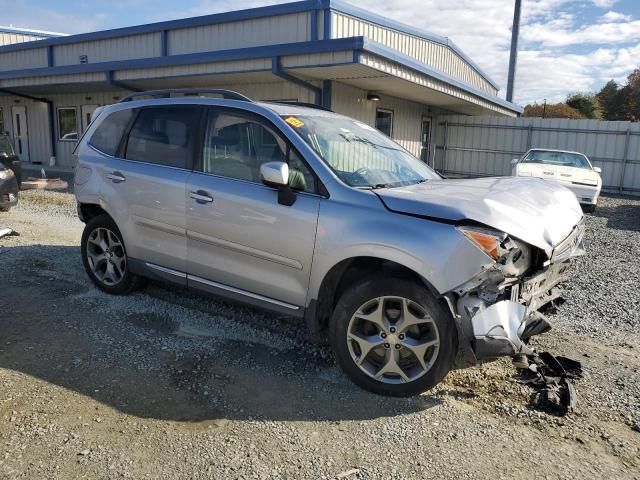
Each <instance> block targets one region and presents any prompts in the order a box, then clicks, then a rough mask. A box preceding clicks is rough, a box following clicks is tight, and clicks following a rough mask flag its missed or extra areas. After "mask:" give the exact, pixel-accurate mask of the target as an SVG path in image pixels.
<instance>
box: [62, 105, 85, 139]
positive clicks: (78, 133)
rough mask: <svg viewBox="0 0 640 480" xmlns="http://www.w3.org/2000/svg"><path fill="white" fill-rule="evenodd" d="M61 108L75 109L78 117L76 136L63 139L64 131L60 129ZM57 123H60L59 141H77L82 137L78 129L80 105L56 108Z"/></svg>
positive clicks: (75, 114) (76, 117)
mask: <svg viewBox="0 0 640 480" xmlns="http://www.w3.org/2000/svg"><path fill="white" fill-rule="evenodd" d="M60 110H73V112H74V116H75V119H76V135H77V137H76V138H68V139H63V138H62V137H63V135H62V131H61V130H60ZM56 123H57V124H58V141H59V142H77V141H78V140H79V139H80V131H79V129H78V107H74V106H69V107H57V108H56Z"/></svg>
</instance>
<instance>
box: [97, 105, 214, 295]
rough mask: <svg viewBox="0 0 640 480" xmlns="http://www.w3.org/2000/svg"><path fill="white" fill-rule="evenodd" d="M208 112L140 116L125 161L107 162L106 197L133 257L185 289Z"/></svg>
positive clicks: (178, 110)
mask: <svg viewBox="0 0 640 480" xmlns="http://www.w3.org/2000/svg"><path fill="white" fill-rule="evenodd" d="M202 112H203V110H202V109H200V108H199V107H197V106H189V105H170V106H162V107H145V108H141V109H137V110H135V112H134V118H133V119H132V121H131V124H130V127H129V132H128V134H127V135H125V138H124V140H123V142H122V144H121V145H120V147H119V154H120V155H119V156H114V157H109V156H107V157H106V158H105V160H104V164H103V166H102V174H103V175H104V182H103V187H102V189H101V197H102V198H103V199H104V201H105V202H107V203H108V204H109V205H110V207H111V208H110V209H111V211H112V212H113V213H112V215H113V216H114V217H115V220H116V223H117V225H118V227H119V229H120V231H121V233H122V235H123V237H124V241H125V245H126V246H127V253H128V255H129V257H130V258H132V259H134V261H136V260H137V261H140V262H143V263H144V264H145V266H146V267H147V268H152V269H154V270H155V271H156V273H157V274H158V275H159V276H168V277H169V278H171V279H172V280H178V281H179V282H181V283H186V260H187V238H186V220H185V218H186V206H185V202H186V193H185V192H186V183H187V179H188V177H189V174H190V172H191V168H192V161H193V151H194V146H195V138H196V133H197V131H198V128H199V124H200V117H201V114H202ZM108 120H109V119H106V120H105V122H106V121H108ZM99 128H100V127H99ZM92 140H93V139H92Z"/></svg>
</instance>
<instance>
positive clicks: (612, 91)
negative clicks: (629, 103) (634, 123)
mask: <svg viewBox="0 0 640 480" xmlns="http://www.w3.org/2000/svg"><path fill="white" fill-rule="evenodd" d="M596 97H597V98H598V101H599V102H600V106H601V107H602V116H603V118H605V119H606V120H623V119H624V113H623V111H622V104H623V98H622V97H623V95H622V92H621V88H620V86H619V85H618V84H617V83H616V81H615V80H609V81H608V82H607V84H606V85H605V86H604V87H602V89H601V90H600V91H599V92H598V93H596Z"/></svg>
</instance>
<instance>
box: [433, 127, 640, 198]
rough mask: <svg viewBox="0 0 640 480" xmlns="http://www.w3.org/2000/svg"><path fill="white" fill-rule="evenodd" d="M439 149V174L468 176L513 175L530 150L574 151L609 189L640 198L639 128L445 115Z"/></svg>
mask: <svg viewBox="0 0 640 480" xmlns="http://www.w3.org/2000/svg"><path fill="white" fill-rule="evenodd" d="M435 145H436V146H435V159H434V166H435V168H436V170H438V171H441V172H443V173H444V174H445V175H446V174H456V175H468V176H487V175H489V176H494V175H510V174H511V163H510V162H511V159H513V158H517V157H520V156H521V155H522V154H523V153H524V152H526V151H527V150H528V149H529V148H556V149H561V150H574V151H578V152H581V153H584V154H585V155H587V156H588V157H589V159H590V160H591V162H592V163H593V165H594V166H598V167H600V168H602V182H603V188H604V189H606V190H609V191H615V192H620V193H627V194H634V195H640V123H631V122H603V121H599V120H567V119H555V118H549V119H542V118H507V117H467V116H462V115H455V116H441V117H439V118H438V125H437V128H436V130H435Z"/></svg>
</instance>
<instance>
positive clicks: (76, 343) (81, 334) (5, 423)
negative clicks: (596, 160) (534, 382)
mask: <svg viewBox="0 0 640 480" xmlns="http://www.w3.org/2000/svg"><path fill="white" fill-rule="evenodd" d="M0 224H2V225H7V226H10V227H12V228H14V229H15V230H17V231H18V232H19V233H20V236H13V237H5V238H2V239H0V272H1V273H2V275H0V291H1V292H2V293H3V294H4V295H3V296H2V297H1V298H0V479H4V478H61V479H63V478H105V479H110V478H158V479H166V478H245V479H249V478H265V479H267V478H274V479H275V478H313V479H317V478H326V479H330V478H347V479H364V478H367V479H368V478H398V479H400V478H434V479H435V478H437V479H443V478H444V479H447V478H452V479H453V478H455V479H463V478H481V479H482V478H487V479H489V478H490V479H497V478H514V477H517V478H566V479H572V480H573V479H574V478H616V479H623V478H631V479H640V358H639V356H638V351H639V350H640V335H639V331H640V330H639V329H640V314H639V313H638V310H639V308H638V307H640V305H639V302H640V295H638V287H639V286H640V281H639V276H640V199H624V198H607V197H605V198H602V200H601V205H600V207H599V209H598V211H597V212H596V214H595V215H589V216H588V217H587V227H588V228H587V248H588V255H587V256H586V257H583V258H580V259H578V260H577V262H576V268H575V271H574V274H573V279H572V281H571V282H570V283H569V284H568V285H567V287H566V295H565V298H566V300H567V301H566V303H564V304H563V305H561V306H559V307H558V308H557V310H556V311H555V312H554V313H552V314H551V317H552V320H553V321H554V326H555V328H554V330H552V331H551V332H550V333H547V334H545V335H543V336H541V337H539V338H538V339H537V340H536V344H537V346H538V347H539V348H541V349H548V350H550V351H552V352H554V353H557V354H563V355H567V356H569V357H572V358H575V359H578V360H580V361H582V362H583V366H584V369H585V375H584V378H583V379H581V380H578V381H577V382H576V387H577V389H578V392H579V404H578V408H577V411H576V412H574V413H572V414H570V415H568V416H566V417H561V418H560V417H554V416H551V415H548V414H546V413H544V412H540V411H537V410H535V409H534V408H533V407H531V406H530V404H529V401H530V397H531V394H532V392H531V391H530V390H529V389H527V388H526V387H524V386H522V385H520V384H518V383H516V382H515V381H514V370H513V368H512V367H511V366H510V363H509V361H507V360H501V361H497V362H494V363H491V364H486V365H482V366H479V367H474V368H471V369H467V370H463V371H457V372H453V373H452V374H450V375H449V376H448V377H447V379H446V381H445V382H444V383H443V384H441V385H440V386H438V387H437V388H436V389H435V390H433V391H431V392H428V393H427V394H425V395H422V396H419V397H415V398H411V399H389V398H383V397H378V396H374V395H371V394H368V393H366V392H363V391H361V390H358V389H357V388H356V387H354V386H353V385H352V384H351V383H350V382H349V381H348V380H346V378H345V377H344V376H343V375H342V374H341V373H340V372H339V370H338V369H337V368H336V367H335V365H334V363H333V359H332V357H331V355H330V353H329V352H328V351H327V350H326V348H323V347H318V346H315V345H311V344H309V343H308V342H306V340H305V338H304V331H303V329H302V326H301V325H300V324H299V322H297V321H295V320H291V319H288V318H278V317H274V316H273V315H270V314H265V313H262V312H259V311H256V310H252V309H249V308H242V307H238V306H231V305H227V304H225V303H222V302H218V301H215V300H211V299H208V298H204V297H201V296H198V295H195V294H192V293H189V292H184V291H179V290H170V289H167V288H165V287H162V286H159V285H155V284H150V285H149V286H148V287H146V288H145V289H144V290H143V291H141V292H139V293H136V294H134V295H131V296H129V297H112V296H108V295H105V294H103V293H101V292H99V291H98V290H96V289H95V288H93V287H92V286H91V284H90V282H89V281H88V279H87V278H86V276H85V273H84V271H83V269H82V265H81V261H80V258H79V249H78V243H79V239H80V234H81V231H82V223H80V222H79V221H78V220H77V218H76V217H75V204H74V201H73V197H72V196H71V195H70V194H66V193H52V192H33V191H30V192H24V193H23V194H22V196H21V201H20V204H19V206H18V207H17V208H15V209H13V210H12V211H11V212H9V213H8V214H0Z"/></svg>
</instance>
